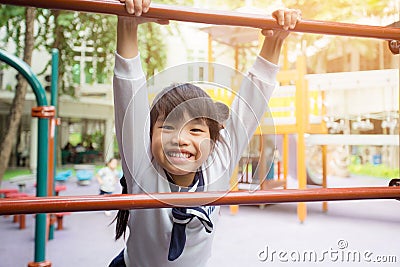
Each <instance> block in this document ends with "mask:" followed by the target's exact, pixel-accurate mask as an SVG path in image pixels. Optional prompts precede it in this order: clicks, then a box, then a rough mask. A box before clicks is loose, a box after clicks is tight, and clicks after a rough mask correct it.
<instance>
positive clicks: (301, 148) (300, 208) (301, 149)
mask: <svg viewBox="0 0 400 267" xmlns="http://www.w3.org/2000/svg"><path fill="white" fill-rule="evenodd" d="M305 66H306V60H305V56H299V57H298V58H297V71H298V73H299V77H298V80H297V81H296V124H297V176H298V184H299V189H306V188H307V170H306V160H305V139H304V133H305V129H306V124H307V121H308V107H307V104H306V102H307V101H306V99H307V96H306V88H305V80H304V75H305ZM297 216H298V218H299V220H300V222H304V221H305V219H306V217H307V206H306V203H304V202H300V203H298V205H297Z"/></svg>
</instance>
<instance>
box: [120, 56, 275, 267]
mask: <svg viewBox="0 0 400 267" xmlns="http://www.w3.org/2000/svg"><path fill="white" fill-rule="evenodd" d="M277 72H278V67H277V66H276V65H274V64H272V63H270V62H268V61H266V60H264V59H263V58H261V57H258V58H257V59H256V61H255V63H254V65H253V67H252V68H251V69H250V70H249V73H248V75H247V78H246V79H243V84H242V87H241V89H240V91H239V95H240V98H238V97H236V99H235V100H234V102H233V103H232V106H231V113H230V117H229V119H228V120H227V121H226V124H225V125H224V129H223V130H221V141H218V142H217V143H216V145H215V148H214V150H213V152H212V154H211V155H210V156H209V158H208V160H207V161H206V162H205V163H204V164H203V166H202V168H201V170H200V172H201V175H202V178H201V179H202V182H203V183H204V186H202V187H201V190H204V191H223V190H227V189H228V188H229V180H230V177H231V175H232V172H233V170H234V168H235V166H236V164H237V162H238V161H239V159H240V157H241V154H242V152H243V150H244V149H245V147H246V146H247V144H248V141H249V140H250V139H251V137H252V135H253V133H254V131H255V130H256V127H257V126H258V123H259V121H260V120H261V118H262V116H263V114H264V112H265V111H266V106H267V101H268V100H269V98H270V96H271V94H272V91H273V88H274V87H275V83H276V74H277ZM165 86H169V84H166V85H165ZM113 87H114V105H115V127H116V136H117V140H118V145H119V150H120V156H121V165H122V169H123V173H124V176H125V178H126V183H127V188H128V193H129V194H149V195H150V196H151V193H160V192H167V193H168V192H172V191H175V189H174V186H171V183H170V182H169V181H168V177H167V174H166V173H165V171H164V170H163V169H162V167H161V166H160V165H158V164H157V162H155V161H154V160H153V157H152V155H151V150H150V147H151V146H150V104H149V102H148V91H147V88H146V79H145V75H144V73H143V70H142V66H141V63H140V57H139V56H137V57H135V58H132V59H124V58H122V57H121V56H119V55H118V54H116V56H115V70H114V79H113ZM176 190H178V191H179V190H180V189H179V188H178V189H176ZM205 204H206V203H205ZM172 211H173V210H172V209H171V208H163V209H143V210H131V211H130V219H129V222H128V227H129V231H128V232H129V237H128V238H127V241H126V249H125V252H124V260H125V263H126V266H128V267H168V266H185V267H186V266H197V267H200V266H206V264H207V261H208V259H209V258H210V256H211V246H212V241H213V237H214V233H215V231H216V230H217V223H218V216H219V207H204V209H203V211H204V213H205V214H206V215H207V216H208V218H209V220H210V221H211V223H210V224H211V225H212V227H211V228H212V229H211V231H209V230H210V229H207V224H205V222H204V221H201V220H200V219H199V217H195V218H193V219H191V220H190V222H189V223H187V224H186V225H185V230H184V232H185V234H186V242H185V244H184V249H183V251H182V253H181V254H179V256H178V257H177V258H176V259H174V260H172V261H171V260H168V257H169V256H171V255H170V254H171V251H170V245H171V242H172V241H171V234H172V229H173V227H174V218H175V217H174V216H175V215H174V216H173V215H172ZM175 221H176V220H175ZM206 223H207V222H206ZM178 241H179V240H178Z"/></svg>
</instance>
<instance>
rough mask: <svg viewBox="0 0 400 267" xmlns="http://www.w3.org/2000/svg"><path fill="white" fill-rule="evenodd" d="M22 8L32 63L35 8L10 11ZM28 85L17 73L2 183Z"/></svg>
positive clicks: (26, 56)
mask: <svg viewBox="0 0 400 267" xmlns="http://www.w3.org/2000/svg"><path fill="white" fill-rule="evenodd" d="M22 10H24V11H25V12H24V15H25V35H24V36H25V38H24V49H23V51H24V52H23V60H24V61H25V62H26V63H27V64H29V65H31V62H32V53H33V48H34V21H35V9H34V8H31V7H28V8H24V9H21V8H16V10H9V11H10V12H12V11H14V12H16V13H17V14H18V15H19V16H21V11H22ZM1 12H2V14H4V13H6V12H7V11H6V10H4V9H3V8H2V9H1ZM3 18H4V17H3ZM22 21H23V20H22ZM19 29H21V28H19ZM27 86H28V84H27V82H26V80H25V79H24V78H23V77H22V76H21V75H17V86H16V90H15V96H14V99H13V102H12V105H11V109H10V115H9V116H8V124H7V125H8V128H7V129H5V131H4V133H3V135H2V137H1V141H0V183H1V181H2V178H3V175H4V172H5V170H6V168H7V166H8V162H9V160H10V155H11V150H12V145H13V141H14V140H15V136H16V135H17V131H18V127H19V124H20V121H21V116H22V112H23V106H24V101H25V95H26V91H27Z"/></svg>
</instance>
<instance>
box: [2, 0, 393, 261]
mask: <svg viewBox="0 0 400 267" xmlns="http://www.w3.org/2000/svg"><path fill="white" fill-rule="evenodd" d="M0 3H2V4H11V5H22V6H33V7H40V8H51V9H65V10H74V11H83V12H96V13H105V14H114V15H124V16H128V14H127V13H126V11H125V9H124V5H123V4H122V3H120V2H118V1H108V0H107V1H106V0H103V1H100V0H69V1H67V0H53V1H46V0H36V1H29V0H0ZM144 16H146V17H150V18H159V19H171V20H179V21H189V22H201V23H208V24H218V25H234V26H244V27H253V28H265V27H269V28H271V29H273V28H275V27H276V23H275V21H274V20H273V19H270V18H267V17H265V16H261V15H254V14H243V13H240V14H239V13H234V12H222V11H211V10H204V9H194V8H183V7H172V6H165V5H155V4H153V5H151V8H150V11H149V12H148V13H147V14H145V15H144ZM293 31H297V32H307V33H322V34H332V35H344V36H353V37H367V38H377V39H384V40H387V41H388V42H390V43H389V44H390V47H398V46H399V44H400V29H396V28H392V27H377V26H367V25H356V24H348V23H333V22H323V21H311V20H303V21H301V22H300V23H299V24H298V25H297V26H296V28H295V29H293ZM392 51H393V50H392ZM397 53H398V50H397ZM0 60H2V61H4V62H6V63H7V64H9V65H11V66H12V67H14V68H16V69H17V70H18V71H19V72H20V73H21V74H22V75H23V76H24V77H25V78H26V79H27V80H28V83H29V84H30V85H31V86H32V88H33V90H34V92H35V95H36V98H37V102H38V107H36V108H34V109H33V110H32V115H33V116H35V117H38V118H39V140H38V148H39V149H38V164H37V166H38V172H37V197H36V198H24V199H5V200H3V199H2V200H0V204H1V205H0V214H21V213H25V214H26V213H38V214H37V215H36V233H35V262H32V263H29V266H31V267H33V266H42V267H44V266H51V263H50V262H49V261H46V260H45V245H46V243H45V226H46V214H44V213H45V212H56V211H57V212H59V211H60V212H61V211H83V210H105V209H125V208H126V209H133V208H162V207H172V206H175V205H179V206H182V205H183V206H196V205H199V204H209V205H233V204H263V203H278V202H301V203H299V207H298V210H299V214H301V215H300V216H299V218H300V220H304V218H305V214H306V207H305V203H304V202H306V201H328V200H350V199H382V198H400V188H396V187H393V188H344V189H313V190H306V189H305V185H306V179H305V176H304V178H301V179H300V180H299V181H301V183H299V185H300V186H299V187H300V189H301V190H289V191H278V190H274V191H266V192H262V191H258V192H252V193H251V194H249V193H247V192H246V193H244V192H232V193H190V194H185V193H183V194H182V193H180V194H155V195H153V196H147V195H139V196H138V195H137V196H129V195H125V196H107V197H100V196H91V197H86V196H85V197H45V196H47V195H51V193H50V192H51V191H52V190H50V191H49V190H48V188H52V183H49V184H47V182H48V181H51V180H52V176H51V174H50V173H49V169H48V168H47V167H49V166H54V165H52V164H54V162H53V163H50V164H48V158H49V157H48V156H50V157H51V156H54V154H53V155H51V153H53V152H52V151H53V150H52V149H51V150H50V151H49V149H48V148H49V146H48V144H49V145H50V147H51V146H52V142H49V143H48V133H49V131H48V130H49V121H50V120H52V121H53V122H52V124H50V125H55V124H56V123H55V117H56V116H55V115H56V114H55V108H54V106H48V105H47V100H46V95H45V93H44V89H43V88H42V86H41V85H40V83H39V82H38V80H37V78H36V77H35V75H34V74H33V73H32V71H31V70H30V68H29V66H27V65H26V64H25V63H23V62H21V61H20V60H19V59H18V58H16V57H14V56H11V55H8V54H7V53H5V52H3V51H0ZM304 64H305V58H304V57H303V58H299V60H298V65H299V66H300V65H302V66H304ZM298 69H299V70H300V71H298V72H296V73H293V72H292V73H291V76H292V75H296V77H304V74H305V73H304V71H301V70H304V68H298ZM283 79H285V77H283ZM299 79H304V78H299ZM52 80H53V79H52ZM299 84H300V85H301V86H303V85H304V80H301V81H300V82H299ZM302 88H303V87H299V88H297V89H302ZM304 97H305V96H303V95H302V94H299V96H298V97H296V104H297V105H298V106H302V105H304V103H305V99H304ZM52 103H53V101H52ZM297 112H298V111H297ZM296 121H297V123H298V125H299V127H298V128H297V129H295V128H292V129H291V130H293V131H295V132H296V133H297V134H298V136H299V139H298V149H299V150H301V151H304V144H305V142H304V133H306V130H307V124H306V123H305V122H304V117H303V116H302V115H301V114H298V115H296ZM51 127H53V126H51ZM310 127H311V126H310ZM52 129H53V128H52ZM288 129H289V130H290V128H285V129H283V128H282V129H279V128H278V130H282V132H283V133H286V136H287V133H289V132H290V131H289V130H288ZM318 129H319V128H318ZM318 129H317V130H318ZM317 130H313V132H316V131H317ZM51 133H52V135H51V136H54V135H53V133H54V132H53V131H51ZM287 141H288V140H287V137H284V149H283V152H284V153H283V157H284V158H285V156H286V157H287V154H288V149H287V145H286V144H287ZM324 151H325V152H324ZM323 153H326V149H324V146H323ZM48 154H50V155H48ZM323 164H326V157H325V160H323ZM298 166H303V167H302V168H303V169H301V170H299V173H302V174H305V173H306V171H305V169H304V168H305V162H304V158H302V157H300V156H299V162H298ZM284 173H286V174H287V170H285V169H284ZM396 184H397V183H396Z"/></svg>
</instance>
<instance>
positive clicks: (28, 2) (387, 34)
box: [0, 0, 400, 40]
mask: <svg viewBox="0 0 400 267" xmlns="http://www.w3.org/2000/svg"><path fill="white" fill-rule="evenodd" d="M0 3H1V4H9V5H19V6H31V7H38V8H48V9H62V10H73V11H82V12H92V13H103V14H114V15H122V16H128V14H127V12H126V11H125V7H124V4H122V3H120V2H119V1H118V0H51V1H50V0H0ZM144 16H145V17H150V18H158V19H170V20H178V21H186V22H198V23H207V24H216V25H232V26H244V27H253V28H270V29H273V28H276V27H277V24H276V22H275V20H274V19H272V18H271V17H268V16H263V15H257V14H247V13H239V12H234V11H220V10H208V9H200V8H193V7H182V6H171V5H161V4H151V8H150V10H149V12H148V13H146V14H144ZM292 31H295V32H304V33H315V34H330V35H342V36H353V37H366V38H377V39H385V40H400V28H393V27H384V26H369V25H359V24H352V23H341V22H329V21H318V20H306V19H304V20H302V21H300V22H299V23H298V24H297V26H296V28H295V29H293V30H292Z"/></svg>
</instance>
